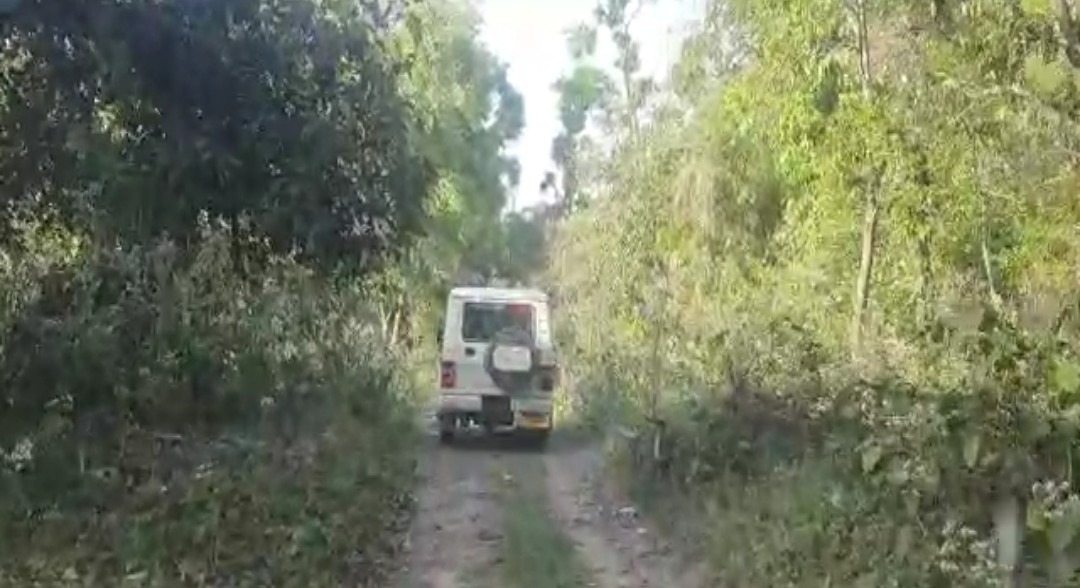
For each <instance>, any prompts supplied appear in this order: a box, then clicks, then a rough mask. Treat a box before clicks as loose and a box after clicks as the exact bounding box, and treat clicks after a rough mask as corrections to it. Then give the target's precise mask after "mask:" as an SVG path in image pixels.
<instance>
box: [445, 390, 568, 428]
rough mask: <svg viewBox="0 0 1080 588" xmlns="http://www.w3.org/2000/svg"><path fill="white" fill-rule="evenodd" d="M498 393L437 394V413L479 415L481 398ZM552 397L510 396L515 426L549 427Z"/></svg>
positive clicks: (481, 412)
mask: <svg viewBox="0 0 1080 588" xmlns="http://www.w3.org/2000/svg"><path fill="white" fill-rule="evenodd" d="M485 396H488V397H499V395H492V394H480V393H443V394H440V395H439V407H438V415H439V416H440V417H443V416H480V415H482V414H483V412H484V410H483V409H484V406H483V405H484V401H483V398H484V397H485ZM553 406H554V402H553V399H552V397H551V396H550V395H545V396H539V395H523V396H511V397H510V411H511V412H512V414H513V421H514V427H515V428H539V429H548V428H551V424H552V419H551V413H552V407H553Z"/></svg>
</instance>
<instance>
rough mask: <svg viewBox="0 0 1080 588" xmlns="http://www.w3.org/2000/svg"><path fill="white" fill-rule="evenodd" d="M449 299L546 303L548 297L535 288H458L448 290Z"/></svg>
mask: <svg viewBox="0 0 1080 588" xmlns="http://www.w3.org/2000/svg"><path fill="white" fill-rule="evenodd" d="M450 297H451V298H469V299H483V300H530V301H534V302H547V300H548V295H547V294H546V293H544V292H542V291H540V290H537V289H535V288H483V287H475V286H468V287H459V288H454V289H452V290H450Z"/></svg>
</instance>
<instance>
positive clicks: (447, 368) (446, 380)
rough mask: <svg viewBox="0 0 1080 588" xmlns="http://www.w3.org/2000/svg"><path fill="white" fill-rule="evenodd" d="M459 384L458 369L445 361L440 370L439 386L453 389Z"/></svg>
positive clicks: (450, 362) (452, 363)
mask: <svg viewBox="0 0 1080 588" xmlns="http://www.w3.org/2000/svg"><path fill="white" fill-rule="evenodd" d="M455 384H457V367H456V366H455V365H454V362H452V361H444V362H442V365H441V366H440V369H439V386H441V387H443V388H453V387H454V385H455Z"/></svg>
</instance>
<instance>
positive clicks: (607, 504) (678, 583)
mask: <svg viewBox="0 0 1080 588" xmlns="http://www.w3.org/2000/svg"><path fill="white" fill-rule="evenodd" d="M544 460H545V465H546V469H547V490H548V496H549V499H550V501H551V506H552V510H553V512H554V513H555V516H556V517H557V518H558V520H559V522H560V524H561V525H562V526H563V528H564V529H565V531H566V533H567V534H568V535H569V536H570V537H571V538H572V539H573V540H574V541H575V543H576V544H577V545H578V548H579V550H580V551H581V554H582V557H583V559H585V560H586V561H587V562H588V564H589V565H590V566H591V567H592V570H593V574H594V584H593V585H594V586H597V587H599V588H705V586H707V585H708V583H707V582H706V580H705V578H706V574H705V573H704V569H703V568H702V567H700V566H698V567H689V568H688V567H687V566H685V564H684V563H683V562H681V561H679V560H678V558H677V557H676V556H675V554H674V553H673V552H672V550H671V549H670V547H669V546H668V544H667V542H666V541H664V540H663V539H661V538H660V537H659V536H657V534H656V533H654V532H653V531H652V530H650V529H648V528H647V527H646V525H645V524H644V523H643V522H642V521H639V520H638V518H637V515H636V511H635V510H634V509H633V508H630V507H626V506H622V507H620V505H619V504H618V501H617V500H616V499H615V498H614V496H613V494H612V493H611V492H610V491H608V488H607V484H606V482H605V480H603V478H602V477H601V476H602V475H603V470H604V468H603V460H602V457H601V455H600V453H599V452H598V451H597V450H596V449H594V448H591V447H577V448H574V447H568V448H564V449H562V450H561V451H553V452H551V453H548V454H547V455H545V456H544Z"/></svg>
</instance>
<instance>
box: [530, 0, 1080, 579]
mask: <svg viewBox="0 0 1080 588" xmlns="http://www.w3.org/2000/svg"><path fill="white" fill-rule="evenodd" d="M606 4H607V3H605V5H606ZM613 4H615V5H618V4H619V3H618V2H615V3H613ZM707 12H708V13H707V16H706V17H705V19H704V21H703V22H702V23H701V27H700V29H699V32H698V33H697V34H696V35H695V36H693V37H692V38H691V39H689V40H688V41H687V43H686V45H685V47H684V51H683V55H682V58H681V59H680V61H679V63H677V64H676V66H675V67H674V69H673V71H672V76H671V78H670V84H669V86H668V87H666V88H663V89H662V90H661V91H660V92H658V93H653V94H652V95H651V97H649V98H648V100H642V99H640V98H639V97H638V95H637V94H635V90H634V88H635V87H648V84H646V83H644V82H642V83H641V84H639V85H638V86H635V85H634V84H626V85H624V87H623V89H622V90H621V91H620V90H615V94H614V96H613V97H612V98H611V99H609V100H608V104H609V105H608V106H606V107H605V108H607V111H606V114H607V115H608V116H606V117H604V118H606V120H609V121H617V124H615V125H612V126H611V129H610V130H608V131H605V132H606V133H608V136H609V138H610V137H612V136H613V137H614V139H613V142H612V146H611V149H610V154H609V155H608V156H606V157H602V158H599V160H598V163H595V164H593V165H592V167H591V169H590V170H589V174H591V177H592V178H594V179H593V180H592V182H591V183H590V184H589V185H588V186H584V187H582V188H580V189H578V194H585V193H587V194H591V195H592V201H591V202H590V203H589V206H588V208H587V209H586V210H584V211H581V212H579V213H577V214H574V215H572V216H571V217H570V218H569V219H567V221H566V222H565V223H564V224H563V225H562V226H561V227H560V228H559V231H558V237H557V241H556V243H555V244H554V247H553V249H552V251H551V253H550V257H551V258H552V271H551V273H550V276H549V278H550V280H551V281H552V283H553V284H554V287H555V288H556V289H557V291H558V296H559V303H560V306H561V309H562V311H561V320H560V327H561V328H562V329H563V341H564V351H565V352H567V355H568V359H567V366H568V368H569V369H570V370H572V372H573V380H574V381H575V382H576V389H577V390H578V392H579V394H578V395H577V402H578V403H579V409H580V410H581V411H582V412H583V413H584V415H585V416H586V417H588V418H591V419H594V421H595V422H597V423H598V424H600V425H603V426H607V425H610V424H622V425H629V427H630V428H631V429H632V430H634V431H636V432H637V433H636V435H637V436H636V437H635V438H636V439H637V441H636V442H633V443H630V444H629V446H628V447H626V448H624V449H625V451H624V452H623V457H625V458H626V459H632V460H637V461H636V462H635V463H637V464H638V465H637V466H636V467H634V468H632V471H634V472H635V473H637V474H639V475H642V476H643V477H644V478H645V479H646V481H647V482H648V484H647V485H648V486H650V487H652V488H653V489H658V488H659V489H662V490H663V493H668V494H670V493H671V492H675V493H678V494H690V495H692V496H693V497H694V498H695V499H696V501H695V504H697V505H698V506H699V507H700V508H704V509H705V510H706V512H707V513H709V516H708V517H707V519H708V520H707V521H706V522H704V523H703V524H702V528H701V529H699V531H700V532H701V533H702V534H703V535H704V537H705V539H706V542H705V544H706V545H707V546H708V547H707V551H708V556H709V557H710V558H712V559H713V561H714V563H715V564H716V565H715V570H716V574H717V580H718V583H719V584H722V585H731V586H822V585H866V586H901V585H908V586H912V585H919V586H988V585H997V584H998V583H1000V582H1003V581H1008V582H1020V583H1022V584H1026V583H1029V582H1034V583H1037V584H1038V583H1040V582H1044V581H1045V582H1049V583H1050V585H1056V586H1064V585H1072V584H1070V582H1073V581H1074V579H1073V578H1074V574H1075V573H1076V568H1077V564H1078V563H1080V560H1078V559H1077V558H1078V557H1080V552H1078V551H1077V549H1078V548H1080V542H1078V540H1077V539H1078V537H1080V535H1078V531H1080V525H1078V523H1077V521H1080V518H1077V517H1078V515H1080V511H1078V510H1077V507H1076V505H1077V504H1080V501H1077V499H1076V497H1075V495H1073V494H1072V493H1071V492H1072V491H1071V490H1069V488H1070V486H1068V485H1069V484H1071V485H1072V486H1071V487H1075V484H1076V482H1077V480H1076V477H1075V474H1074V471H1075V466H1076V465H1077V464H1076V462H1075V459H1076V458H1075V456H1076V455H1077V454H1078V450H1080V444H1078V437H1077V430H1078V425H1080V421H1078V420H1077V415H1080V409H1078V406H1080V405H1078V404H1077V400H1078V398H1077V393H1078V392H1080V377H1078V375H1077V374H1080V361H1078V360H1080V357H1078V352H1080V348H1078V347H1077V345H1078V343H1080V338H1078V331H1077V327H1078V326H1080V325H1078V323H1077V322H1076V321H1077V318H1078V317H1077V314H1076V311H1077V296H1078V294H1080V290H1078V289H1077V282H1076V279H1077V274H1076V268H1077V267H1080V265H1078V263H1080V239H1077V233H1076V227H1077V226H1078V225H1080V209H1078V208H1077V203H1078V201H1077V199H1076V188H1077V180H1078V176H1077V171H1076V161H1077V160H1076V147H1077V140H1078V139H1080V135H1078V134H1077V104H1078V103H1077V101H1076V100H1077V96H1078V95H1080V94H1078V92H1077V90H1078V87H1080V86H1077V83H1078V80H1080V59H1077V55H1078V53H1077V50H1078V48H1080V46H1078V44H1077V37H1076V32H1075V31H1076V24H1077V23H1076V21H1075V15H1074V13H1073V12H1074V10H1073V3H1072V2H1070V1H1064V2H1048V1H1042V0H1032V1H1024V2H1008V1H1004V0H1002V1H998V0H961V1H954V2H953V1H951V2H900V3H897V2H891V3H890V2H876V1H874V0H851V1H849V2H843V1H841V0H782V1H781V0H776V1H773V0H754V1H752V2H751V1H734V2H713V3H711V4H710V6H709V9H708V11H707ZM604 14H605V13H604V11H600V16H601V18H599V19H598V20H597V22H596V23H593V24H590V27H596V30H598V31H599V32H601V33H604V34H611V35H614V36H617V35H618V34H619V32H620V27H621V26H622V25H621V24H620V23H619V21H617V20H616V21H615V22H614V24H612V22H611V21H612V19H610V18H609V19H607V20H606V21H605V19H604V18H603V16H604ZM609 14H610V8H609ZM616 45H619V44H618V43H616ZM629 47H632V44H629V45H628V44H626V43H623V45H621V46H620V60H621V61H620V63H632V62H633V60H632V59H631V58H632V57H633V55H632V50H631V49H630V48H629ZM571 51H572V53H573V54H578V53H579V51H578V49H577V48H576V46H572V48H571ZM622 69H623V70H624V71H627V72H629V74H633V73H634V72H633V71H632V70H631V69H628V68H626V67H623V68H622ZM625 77H626V78H627V79H632V76H631V75H627V76H625ZM579 142H580V140H579ZM586 175H587V174H585V173H584V172H580V171H579V173H578V177H585V176H586ZM657 438H659V441H658V442H657V441H656V439H657ZM642 472H648V474H642ZM639 481H641V480H639ZM1063 484H1064V485H1065V486H1062V485H1063ZM702 518H703V517H700V516H698V520H702ZM1017 529H1018V530H1017ZM991 547H993V549H991ZM1013 552H1016V553H1015V554H1014V553H1013ZM998 562H1000V563H1001V564H1003V565H1004V566H1005V567H1006V568H1011V572H1012V573H1011V574H1010V573H1006V572H1000V573H999V572H998V571H996V570H995V568H996V567H997V564H998ZM1005 578H1008V579H1007V580H1006V579H1005ZM1038 585H1042V584H1038Z"/></svg>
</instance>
